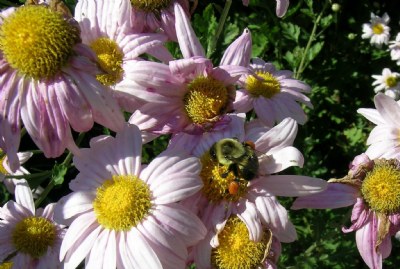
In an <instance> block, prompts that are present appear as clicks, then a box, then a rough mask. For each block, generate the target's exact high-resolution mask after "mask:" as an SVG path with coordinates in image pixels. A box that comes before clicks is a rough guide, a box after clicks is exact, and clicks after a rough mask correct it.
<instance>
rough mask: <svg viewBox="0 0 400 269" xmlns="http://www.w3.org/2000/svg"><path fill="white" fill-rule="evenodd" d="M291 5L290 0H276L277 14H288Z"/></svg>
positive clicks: (280, 15)
mask: <svg viewBox="0 0 400 269" xmlns="http://www.w3.org/2000/svg"><path fill="white" fill-rule="evenodd" d="M288 7H289V0H276V16H278V17H279V18H281V17H283V16H284V15H285V14H286V11H287V9H288Z"/></svg>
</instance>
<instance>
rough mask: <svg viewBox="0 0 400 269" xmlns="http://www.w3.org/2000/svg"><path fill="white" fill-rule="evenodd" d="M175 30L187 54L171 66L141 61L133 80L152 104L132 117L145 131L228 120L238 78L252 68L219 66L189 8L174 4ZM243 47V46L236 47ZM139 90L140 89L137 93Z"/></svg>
mask: <svg viewBox="0 0 400 269" xmlns="http://www.w3.org/2000/svg"><path fill="white" fill-rule="evenodd" d="M175 16H176V31H177V33H178V42H179V46H180V48H181V51H182V55H183V57H184V59H180V60H175V61H170V62H169V64H168V65H166V64H163V63H156V62H146V61H139V62H137V63H136V66H135V67H134V68H135V70H134V71H133V72H132V74H135V77H132V79H133V80H134V81H135V82H136V83H137V84H139V85H141V86H142V87H144V88H145V91H143V93H142V94H137V95H138V96H145V101H147V102H148V103H147V104H145V105H143V106H142V107H141V108H140V110H139V111H136V112H135V113H134V114H133V115H132V116H131V118H130V119H129V122H130V123H133V124H135V125H137V126H139V128H140V129H141V130H143V131H148V132H153V133H161V134H166V133H177V132H188V133H202V132H204V131H210V130H212V129H215V128H221V126H223V125H224V124H226V121H225V120H226V113H227V112H229V111H231V110H232V109H233V106H232V103H233V100H234V98H235V92H236V89H235V85H234V83H235V82H236V81H237V80H238V79H239V77H240V75H241V74H242V73H245V72H247V71H248V69H247V68H245V67H242V66H235V65H223V66H218V67H214V66H213V64H212V62H211V60H210V59H207V58H206V57H205V53H204V50H203V47H202V46H201V44H200V42H199V40H198V39H197V37H196V35H195V33H194V32H193V29H192V27H191V25H190V21H189V19H188V18H187V16H186V15H185V12H184V10H183V9H182V7H180V6H179V5H178V4H175ZM236 49H237V50H238V51H240V50H241V49H242V48H241V47H240V46H236ZM135 94H136V93H135Z"/></svg>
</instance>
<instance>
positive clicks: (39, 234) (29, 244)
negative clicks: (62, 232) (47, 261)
mask: <svg viewBox="0 0 400 269" xmlns="http://www.w3.org/2000/svg"><path fill="white" fill-rule="evenodd" d="M56 237H57V230H56V226H55V225H54V223H52V222H51V221H49V220H48V219H45V218H43V217H28V218H25V219H23V220H22V221H20V222H18V223H17V225H15V228H14V230H13V231H12V241H13V244H14V246H15V248H16V249H17V250H18V251H19V252H22V253H25V254H28V255H30V256H31V257H33V258H40V257H41V256H43V255H44V254H46V252H47V248H48V247H52V246H53V245H54V243H55V240H56Z"/></svg>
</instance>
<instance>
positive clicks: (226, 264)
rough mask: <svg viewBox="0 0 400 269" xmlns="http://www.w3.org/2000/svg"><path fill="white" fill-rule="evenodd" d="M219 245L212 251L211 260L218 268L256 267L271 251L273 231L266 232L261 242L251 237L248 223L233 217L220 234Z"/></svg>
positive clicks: (243, 268) (250, 268)
mask: <svg viewBox="0 0 400 269" xmlns="http://www.w3.org/2000/svg"><path fill="white" fill-rule="evenodd" d="M218 240H219V246H218V247H217V248H214V249H213V250H212V252H211V262H212V264H213V265H214V267H215V268H217V269H232V268H241V269H255V268H257V266H259V265H260V264H261V263H262V262H263V261H264V260H265V259H266V256H268V255H266V254H268V253H269V251H270V246H271V244H270V241H271V233H270V232H268V233H264V236H263V237H262V239H261V241H260V242H254V241H251V240H250V239H249V231H248V229H247V227H246V225H245V224H244V223H243V222H242V221H241V220H240V219H239V218H238V217H231V218H229V219H228V221H227V222H226V224H225V227H224V230H223V231H222V232H221V233H220V234H219V235H218Z"/></svg>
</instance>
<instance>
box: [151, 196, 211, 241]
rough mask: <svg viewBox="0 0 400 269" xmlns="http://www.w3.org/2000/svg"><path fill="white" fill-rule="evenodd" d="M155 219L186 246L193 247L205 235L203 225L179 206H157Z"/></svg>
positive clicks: (205, 231) (193, 215)
mask: <svg viewBox="0 0 400 269" xmlns="http://www.w3.org/2000/svg"><path fill="white" fill-rule="evenodd" d="M157 209H159V210H157V211H155V212H154V215H155V218H157V219H159V220H160V222H161V221H162V222H164V223H165V226H166V227H168V229H171V232H172V233H173V234H176V235H177V236H178V237H179V238H181V239H182V240H183V242H184V243H185V245H186V246H193V245H195V244H196V243H197V242H199V241H200V240H201V239H203V238H204V236H205V235H206V233H207V230H206V228H205V227H204V224H203V223H202V222H201V220H200V219H199V218H198V217H197V216H196V215H195V214H193V213H191V212H190V211H188V210H187V209H186V208H184V207H183V206H181V205H179V204H170V205H167V206H166V205H159V206H157Z"/></svg>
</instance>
